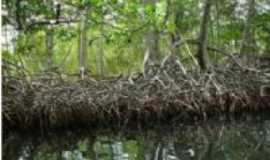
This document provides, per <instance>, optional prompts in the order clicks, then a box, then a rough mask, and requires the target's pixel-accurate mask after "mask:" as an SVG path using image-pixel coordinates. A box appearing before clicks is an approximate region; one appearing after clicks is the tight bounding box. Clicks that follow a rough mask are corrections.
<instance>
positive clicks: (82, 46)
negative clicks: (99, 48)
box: [79, 10, 87, 79]
mask: <svg viewBox="0 0 270 160" xmlns="http://www.w3.org/2000/svg"><path fill="white" fill-rule="evenodd" d="M80 18H81V21H80V26H79V28H80V30H79V34H80V35H79V67H80V75H81V79H84V77H85V70H86V65H87V64H86V60H87V22H86V21H87V19H86V10H85V11H83V13H82V15H81V17H80Z"/></svg>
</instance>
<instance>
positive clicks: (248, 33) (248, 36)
mask: <svg viewBox="0 0 270 160" xmlns="http://www.w3.org/2000/svg"><path fill="white" fill-rule="evenodd" d="M247 3H248V13H247V19H246V22H245V27H244V32H243V40H242V44H241V48H240V54H241V55H243V54H244V55H246V56H244V57H245V58H244V62H243V63H245V64H246V63H248V58H247V56H248V55H249V54H252V53H253V52H255V48H256V47H255V46H256V45H255V41H254V35H253V31H252V22H253V19H254V16H255V4H256V3H255V0H248V1H247Z"/></svg>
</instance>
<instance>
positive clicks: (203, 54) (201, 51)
mask: <svg viewBox="0 0 270 160" xmlns="http://www.w3.org/2000/svg"><path fill="white" fill-rule="evenodd" d="M211 6H212V0H206V1H205V5H204V11H203V17H202V21H201V27H200V35H199V39H198V41H199V44H198V51H197V57H198V61H199V65H200V67H201V69H202V70H207V68H208V65H209V64H208V63H209V62H208V61H209V60H208V54H207V40H208V33H207V32H208V24H209V20H210V12H211Z"/></svg>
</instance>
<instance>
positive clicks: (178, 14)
mask: <svg viewBox="0 0 270 160" xmlns="http://www.w3.org/2000/svg"><path fill="white" fill-rule="evenodd" d="M182 18H183V11H182V10H179V9H177V8H176V10H175V13H174V24H175V26H176V29H175V31H174V33H172V34H171V45H172V54H173V55H178V54H179V48H180V40H181V35H180V31H179V30H180V27H181V26H180V25H181V23H180V21H181V19H182Z"/></svg>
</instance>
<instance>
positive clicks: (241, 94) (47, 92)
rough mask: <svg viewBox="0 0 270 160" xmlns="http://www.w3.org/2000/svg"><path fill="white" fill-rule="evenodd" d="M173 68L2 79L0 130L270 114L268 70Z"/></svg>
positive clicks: (232, 67) (223, 67) (6, 77)
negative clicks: (106, 76)
mask: <svg viewBox="0 0 270 160" xmlns="http://www.w3.org/2000/svg"><path fill="white" fill-rule="evenodd" d="M172 64H173V65H172ZM175 64H177V63H169V64H164V65H161V66H160V67H158V68H156V71H153V70H154V69H155V68H151V69H152V72H148V73H146V72H145V71H144V72H143V73H137V74H131V75H129V76H119V77H115V78H111V79H103V80H95V79H93V78H91V77H88V78H87V77H86V78H85V79H84V80H76V81H70V80H69V79H70V78H69V77H67V78H63V77H62V76H61V75H60V76H58V75H57V76H52V75H51V76H49V75H42V76H36V77H32V78H31V80H29V79H27V78H23V77H18V76H17V77H11V76H4V77H3V107H2V111H3V126H4V128H7V129H10V128H18V129H28V128H37V129H49V128H58V127H59V128H61V127H72V126H80V125H87V126H91V125H99V124H119V125H128V124H144V123H148V122H151V121H161V122H162V121H172V120H176V119H177V120H179V121H200V120H206V119H209V118H211V117H213V116H226V115H237V114H241V113H244V114H245V113H248V112H251V113H252V112H269V111H270V92H269V90H270V89H269V88H270V86H269V83H270V73H269V69H268V68H267V69H257V68H249V67H241V66H227V67H226V66H218V65H217V66H214V67H212V69H211V70H210V71H209V72H200V71H197V70H191V71H187V70H185V69H183V68H181V66H180V65H175ZM44 77H46V78H44Z"/></svg>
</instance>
